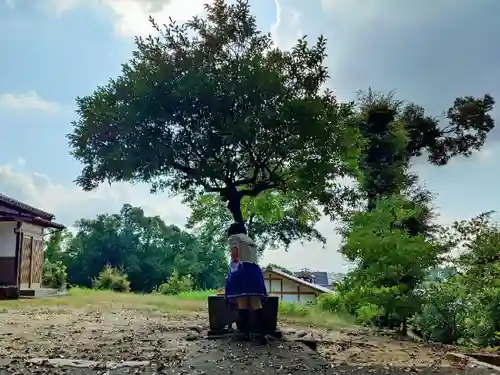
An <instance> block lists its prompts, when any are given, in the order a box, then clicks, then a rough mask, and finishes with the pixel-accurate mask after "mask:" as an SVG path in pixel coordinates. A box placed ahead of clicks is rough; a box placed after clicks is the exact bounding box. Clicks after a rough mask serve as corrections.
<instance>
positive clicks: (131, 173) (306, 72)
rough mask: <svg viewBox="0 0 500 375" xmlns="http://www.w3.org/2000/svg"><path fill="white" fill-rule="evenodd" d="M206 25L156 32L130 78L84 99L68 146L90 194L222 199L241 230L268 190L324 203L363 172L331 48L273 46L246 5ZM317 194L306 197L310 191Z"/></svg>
mask: <svg viewBox="0 0 500 375" xmlns="http://www.w3.org/2000/svg"><path fill="white" fill-rule="evenodd" d="M205 9H206V13H207V14H206V17H205V18H198V17H195V18H193V19H192V20H190V21H188V22H187V23H185V24H183V25H178V24H176V23H175V22H173V21H172V22H170V23H169V24H168V25H165V26H164V27H160V26H158V25H156V24H155V23H154V22H152V23H153V26H154V28H155V29H156V31H158V32H159V37H148V38H146V39H143V38H137V39H136V47H137V48H136V50H135V51H134V53H133V58H132V59H131V60H130V61H129V62H127V63H125V64H123V68H122V72H121V75H120V76H119V77H118V78H116V79H112V80H110V82H109V83H108V84H107V85H105V86H101V87H99V88H97V89H96V90H95V92H94V93H93V94H92V95H90V96H87V97H83V98H78V99H77V106H78V110H77V112H78V115H79V119H78V120H77V121H76V122H74V123H73V131H72V133H71V134H69V136H68V137H69V141H70V145H71V148H72V154H73V155H74V156H75V158H76V159H77V160H78V161H80V162H81V163H82V164H83V166H84V167H83V171H82V173H81V174H80V176H79V177H78V179H77V183H78V185H80V186H81V187H83V189H84V190H91V189H93V188H95V187H97V186H98V185H99V184H100V183H102V182H105V181H109V182H114V181H131V182H136V181H139V182H146V183H150V184H151V185H152V188H153V190H158V189H168V190H170V191H172V192H174V193H181V194H182V193H186V192H188V191H189V192H191V193H192V192H199V191H200V190H201V189H203V190H204V191H206V192H217V193H219V194H220V195H221V197H223V198H224V199H225V200H227V201H228V207H229V209H230V211H231V213H232V215H233V218H234V220H236V221H242V220H243V218H242V213H241V210H240V201H241V199H242V198H243V197H245V196H250V197H254V196H257V195H258V194H259V193H261V192H263V191H265V190H267V189H275V188H291V187H293V188H294V189H295V190H296V189H300V188H304V189H302V190H303V191H304V192H306V191H308V190H311V183H310V181H314V185H315V190H317V191H318V192H325V189H330V188H334V187H335V186H336V185H335V184H332V183H331V181H334V180H335V177H342V176H343V175H344V173H345V172H346V170H348V169H350V168H351V167H352V166H353V161H352V160H353V159H355V158H356V157H357V155H358V149H357V148H356V147H352V146H353V144H355V142H356V138H355V137H356V130H355V129H353V128H351V127H348V126H347V125H348V124H347V122H346V121H344V119H345V118H346V117H347V116H349V115H350V113H351V106H350V105H340V104H339V103H338V102H337V101H336V99H335V97H334V95H333V93H332V92H331V91H328V90H327V91H323V87H324V84H325V83H326V80H327V78H328V73H327V68H326V66H325V59H326V40H325V39H324V38H323V37H320V38H318V39H317V41H316V42H315V43H314V44H312V45H310V44H308V42H307V41H306V39H305V38H303V39H300V40H298V41H297V43H296V45H295V46H294V48H293V49H292V50H291V51H281V50H279V49H278V48H276V47H275V46H273V42H272V38H271V36H270V35H269V34H267V33H263V32H261V31H260V30H259V29H258V28H257V22H256V20H255V18H254V17H253V16H252V15H251V12H250V7H249V5H248V3H247V2H246V1H242V0H238V1H237V2H236V4H231V5H228V4H226V3H225V1H224V0H216V1H214V2H213V3H211V4H209V5H206V7H205ZM306 187H307V189H306Z"/></svg>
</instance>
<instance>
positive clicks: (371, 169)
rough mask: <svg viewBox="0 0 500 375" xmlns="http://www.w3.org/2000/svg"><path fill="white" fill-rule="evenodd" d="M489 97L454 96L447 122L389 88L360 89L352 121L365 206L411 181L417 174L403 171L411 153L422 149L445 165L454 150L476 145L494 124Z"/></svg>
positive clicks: (463, 151)
mask: <svg viewBox="0 0 500 375" xmlns="http://www.w3.org/2000/svg"><path fill="white" fill-rule="evenodd" d="M494 103H495V102H494V100H493V98H492V97H491V96H490V95H488V94H486V95H484V97H482V98H474V97H470V96H468V97H463V98H458V99H456V100H455V102H454V103H453V106H452V107H451V108H450V109H448V111H447V114H446V119H447V120H448V125H446V126H443V125H442V124H441V123H440V122H439V121H438V119H436V118H433V117H430V116H427V115H426V114H425V110H424V108H422V107H420V106H418V105H415V104H413V103H406V104H405V103H404V102H402V101H398V100H395V99H394V93H393V92H391V93H389V94H388V95H384V94H381V93H377V92H375V91H373V90H371V89H369V90H368V91H367V92H361V93H360V95H359V99H358V110H359V113H358V115H357V117H358V120H357V122H358V124H359V128H360V133H361V135H362V137H363V139H364V144H365V147H364V153H363V156H362V157H361V158H360V164H359V168H360V170H361V171H362V179H361V188H362V190H363V191H364V192H365V194H366V197H367V201H368V202H367V203H368V204H367V207H368V209H369V210H370V209H373V208H374V207H375V205H376V201H377V199H379V198H384V197H390V196H391V195H392V194H398V193H400V192H402V191H404V190H405V189H409V188H411V187H412V186H414V185H415V182H416V180H417V179H416V177H415V176H412V175H411V174H410V173H409V166H410V160H411V158H412V157H418V156H421V155H422V154H423V153H424V152H427V154H428V161H429V162H430V163H431V164H434V165H445V164H446V163H447V162H448V161H449V160H450V158H452V157H454V156H458V155H462V156H470V155H471V154H472V152H473V151H474V150H480V149H481V147H482V146H483V145H484V142H485V140H486V136H487V134H488V133H489V132H490V131H491V130H492V129H493V128H494V120H493V119H492V117H491V111H492V110H493V106H494ZM422 193H423V192H422V191H421V190H420V197H422ZM424 195H425V194H424Z"/></svg>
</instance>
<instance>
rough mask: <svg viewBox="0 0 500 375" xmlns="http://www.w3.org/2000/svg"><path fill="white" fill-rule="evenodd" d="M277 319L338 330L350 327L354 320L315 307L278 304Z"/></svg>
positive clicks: (285, 303)
mask: <svg viewBox="0 0 500 375" xmlns="http://www.w3.org/2000/svg"><path fill="white" fill-rule="evenodd" d="M279 319H280V320H281V321H284V322H287V323H292V324H296V325H300V326H314V327H318V328H331V329H338V328H344V327H352V326H353V325H354V319H353V318H352V317H350V316H348V315H343V314H335V313H332V312H329V311H323V310H321V309H320V308H319V307H318V306H317V305H305V304H297V303H287V302H280V306H279Z"/></svg>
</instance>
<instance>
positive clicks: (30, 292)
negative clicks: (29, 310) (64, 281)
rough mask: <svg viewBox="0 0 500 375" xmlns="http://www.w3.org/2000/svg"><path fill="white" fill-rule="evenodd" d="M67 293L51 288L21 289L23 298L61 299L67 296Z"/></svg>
mask: <svg viewBox="0 0 500 375" xmlns="http://www.w3.org/2000/svg"><path fill="white" fill-rule="evenodd" d="M66 294H67V292H66V291H60V290H57V289H51V288H26V289H21V293H20V297H21V298H47V297H59V296H64V295H66Z"/></svg>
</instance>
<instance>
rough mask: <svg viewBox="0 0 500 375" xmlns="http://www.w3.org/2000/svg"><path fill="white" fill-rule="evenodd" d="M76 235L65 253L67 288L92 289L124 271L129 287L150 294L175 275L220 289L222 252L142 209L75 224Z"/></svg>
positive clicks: (223, 269) (224, 267)
mask: <svg viewBox="0 0 500 375" xmlns="http://www.w3.org/2000/svg"><path fill="white" fill-rule="evenodd" d="M76 227H77V230H78V232H77V234H76V235H75V237H74V239H73V240H72V241H71V243H70V245H69V247H68V250H67V252H66V253H65V263H66V264H67V266H68V274H69V282H70V283H71V284H77V285H84V286H91V282H92V279H94V278H96V277H97V276H98V275H99V273H100V272H101V271H102V270H103V269H104V268H105V267H106V266H110V267H113V268H114V269H120V270H123V271H124V272H125V273H126V274H127V275H128V280H129V281H130V283H131V284H130V287H131V289H132V290H136V291H151V290H153V289H154V288H155V287H157V286H159V285H160V284H162V283H163V282H165V281H166V280H167V279H168V278H169V277H170V275H171V274H172V272H173V271H174V270H177V271H178V273H179V275H180V276H185V275H191V276H192V278H193V283H194V287H196V288H202V289H205V288H217V287H220V285H221V284H222V282H223V280H224V276H225V273H226V271H227V261H226V253H225V248H220V247H219V248H217V247H214V246H212V245H211V244H210V245H208V246H205V244H204V243H203V242H202V241H199V240H198V239H197V238H196V237H195V236H193V235H192V234H189V233H187V232H185V231H182V230H180V229H179V228H177V227H176V226H173V225H166V224H165V223H164V222H163V220H162V219H161V218H160V217H158V216H155V217H148V216H145V215H144V212H143V210H142V209H141V208H138V207H132V206H130V205H124V206H123V208H122V210H121V211H120V213H118V214H111V215H110V214H104V215H98V216H97V217H96V218H95V219H82V220H80V221H78V222H77V223H76Z"/></svg>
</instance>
